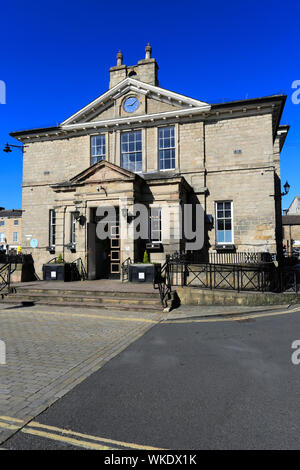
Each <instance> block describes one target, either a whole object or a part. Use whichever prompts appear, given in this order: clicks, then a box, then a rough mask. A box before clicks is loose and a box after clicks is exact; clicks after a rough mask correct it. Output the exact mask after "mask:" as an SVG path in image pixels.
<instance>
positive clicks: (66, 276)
mask: <svg viewBox="0 0 300 470" xmlns="http://www.w3.org/2000/svg"><path fill="white" fill-rule="evenodd" d="M43 280H44V281H71V280H72V279H71V266H70V263H57V264H56V263H50V264H43Z"/></svg>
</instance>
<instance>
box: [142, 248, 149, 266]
mask: <svg viewBox="0 0 300 470" xmlns="http://www.w3.org/2000/svg"><path fill="white" fill-rule="evenodd" d="M143 263H144V264H150V261H149V256H148V253H147V250H145V251H144V257H143Z"/></svg>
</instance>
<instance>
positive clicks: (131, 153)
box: [121, 131, 143, 172]
mask: <svg viewBox="0 0 300 470" xmlns="http://www.w3.org/2000/svg"><path fill="white" fill-rule="evenodd" d="M121 165H122V167H123V168H125V169H127V170H129V171H133V172H141V171H142V169H143V168H142V166H143V165H142V131H133V132H123V133H122V134H121Z"/></svg>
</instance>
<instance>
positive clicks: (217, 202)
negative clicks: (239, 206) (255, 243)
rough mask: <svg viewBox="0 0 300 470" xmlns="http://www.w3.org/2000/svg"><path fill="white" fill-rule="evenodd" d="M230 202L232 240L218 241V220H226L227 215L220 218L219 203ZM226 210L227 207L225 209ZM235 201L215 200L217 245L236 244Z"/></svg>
mask: <svg viewBox="0 0 300 470" xmlns="http://www.w3.org/2000/svg"><path fill="white" fill-rule="evenodd" d="M226 202H227V203H230V212H231V217H230V220H231V241H230V242H226V241H224V242H220V241H218V220H220V219H221V220H226V217H221V218H220V219H219V218H218V204H220V203H222V204H225V203H226ZM224 210H225V209H224ZM233 220H234V219H233V201H229V200H222V201H215V221H216V223H215V239H216V245H217V246H222V245H234V226H233Z"/></svg>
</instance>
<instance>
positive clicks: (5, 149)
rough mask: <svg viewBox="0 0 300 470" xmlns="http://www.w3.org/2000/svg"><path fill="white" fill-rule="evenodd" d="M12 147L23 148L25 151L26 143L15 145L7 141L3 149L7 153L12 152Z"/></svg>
mask: <svg viewBox="0 0 300 470" xmlns="http://www.w3.org/2000/svg"><path fill="white" fill-rule="evenodd" d="M11 147H15V148H18V149H21V150H22V152H24V147H25V145H13V144H8V142H6V145H5V147H4V149H3V152H5V153H10V152H12V149H11Z"/></svg>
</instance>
